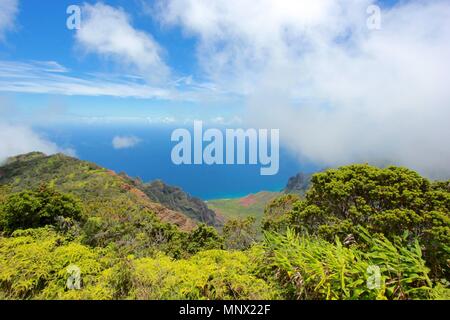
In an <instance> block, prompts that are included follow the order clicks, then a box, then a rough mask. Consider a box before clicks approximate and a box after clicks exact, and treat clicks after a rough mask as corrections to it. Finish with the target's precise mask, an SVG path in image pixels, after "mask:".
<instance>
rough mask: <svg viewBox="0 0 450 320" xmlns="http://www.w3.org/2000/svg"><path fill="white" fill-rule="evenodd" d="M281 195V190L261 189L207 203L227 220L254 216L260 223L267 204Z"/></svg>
mask: <svg viewBox="0 0 450 320" xmlns="http://www.w3.org/2000/svg"><path fill="white" fill-rule="evenodd" d="M280 195H281V193H280V192H269V191H261V192H258V193H256V194H251V195H248V196H245V197H243V198H236V199H217V200H209V201H208V202H207V204H208V207H209V208H210V209H212V210H214V211H215V212H216V214H217V215H219V216H221V217H223V219H224V220H225V221H226V220H228V219H241V218H244V219H245V218H248V217H253V218H255V220H256V221H257V222H258V223H259V222H261V219H262V217H263V214H264V208H265V207H266V205H267V204H268V203H270V202H271V201H272V200H274V199H275V198H277V197H278V196H280Z"/></svg>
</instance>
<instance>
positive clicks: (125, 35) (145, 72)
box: [75, 3, 169, 82]
mask: <svg viewBox="0 0 450 320" xmlns="http://www.w3.org/2000/svg"><path fill="white" fill-rule="evenodd" d="M75 38H76V41H77V44H78V46H79V47H81V48H82V49H83V50H85V51H87V52H92V53H96V54H100V55H102V56H104V57H107V58H111V59H113V60H115V61H116V62H119V64H121V65H124V66H125V67H132V68H134V69H135V71H136V72H138V73H139V74H141V75H142V76H144V77H145V78H147V79H149V80H151V81H153V82H160V81H161V80H165V79H166V78H167V76H168V74H169V68H168V67H167V66H166V65H165V63H164V62H163V60H162V58H161V48H160V47H159V45H158V44H157V43H156V41H155V40H154V39H153V37H152V36H151V35H150V34H148V33H145V32H143V31H140V30H136V29H135V28H134V27H133V26H132V25H131V21H130V18H129V17H128V16H127V14H126V13H125V12H124V11H123V10H121V9H116V8H113V7H111V6H108V5H105V4H102V3H97V4H95V5H90V4H85V5H84V6H83V8H82V21H81V28H80V30H78V31H77V33H76V37H75Z"/></svg>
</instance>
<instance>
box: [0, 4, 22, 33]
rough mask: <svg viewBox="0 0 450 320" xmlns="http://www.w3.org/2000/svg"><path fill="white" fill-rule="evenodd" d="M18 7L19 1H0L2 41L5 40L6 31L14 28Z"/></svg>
mask: <svg viewBox="0 0 450 320" xmlns="http://www.w3.org/2000/svg"><path fill="white" fill-rule="evenodd" d="M18 5H19V3H18V0H1V1H0V40H3V39H4V37H5V32H6V31H9V30H11V29H13V28H14V23H15V19H16V15H17V13H18Z"/></svg>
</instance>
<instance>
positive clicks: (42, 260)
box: [0, 227, 278, 299]
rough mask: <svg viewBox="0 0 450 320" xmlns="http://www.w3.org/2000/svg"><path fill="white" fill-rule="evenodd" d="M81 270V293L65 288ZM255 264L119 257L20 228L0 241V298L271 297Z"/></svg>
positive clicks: (215, 253) (237, 257)
mask: <svg viewBox="0 0 450 320" xmlns="http://www.w3.org/2000/svg"><path fill="white" fill-rule="evenodd" d="M71 266H76V267H78V268H79V270H80V272H81V273H80V276H81V285H80V289H79V290H76V289H72V290H71V289H69V288H68V287H67V281H68V279H69V277H70V275H71V274H70V272H69V270H70V269H69V268H70V267H71ZM256 267H257V266H256V264H255V261H254V260H252V259H251V257H250V256H249V255H247V254H245V253H242V252H227V251H221V250H210V251H202V252H200V253H198V254H196V255H194V256H192V257H190V258H188V259H181V260H173V259H172V258H170V257H168V256H166V255H164V254H161V253H159V254H156V255H155V256H154V258H136V257H134V256H133V255H128V256H123V255H121V254H118V253H117V251H116V250H115V249H112V248H110V249H99V248H95V249H93V248H90V247H87V246H85V245H82V244H80V243H78V242H76V241H67V239H66V238H65V237H64V236H62V235H60V234H58V233H57V232H56V231H55V230H54V229H53V228H50V227H46V228H41V229H29V230H24V231H22V230H20V231H16V232H15V233H13V235H12V236H11V237H8V238H2V237H0V296H1V297H4V298H5V299H31V298H32V299H271V298H276V297H277V294H278V293H277V291H274V290H272V289H271V288H270V287H269V285H268V284H267V283H266V282H265V281H264V280H262V279H259V278H257V277H256V276H255V275H254V270H255V269H256Z"/></svg>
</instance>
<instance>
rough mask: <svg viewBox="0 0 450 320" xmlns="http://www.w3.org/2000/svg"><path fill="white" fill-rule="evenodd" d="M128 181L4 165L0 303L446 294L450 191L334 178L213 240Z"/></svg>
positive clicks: (396, 177) (423, 182) (400, 176)
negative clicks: (18, 300) (45, 300)
mask: <svg viewBox="0 0 450 320" xmlns="http://www.w3.org/2000/svg"><path fill="white" fill-rule="evenodd" d="M127 179H128V178H126V177H125V178H124V177H122V176H119V175H116V174H114V173H112V172H109V171H107V170H105V169H102V168H100V167H97V166H95V165H93V164H87V163H85V162H83V161H79V160H76V159H73V158H68V157H65V156H61V155H57V156H53V157H46V156H44V155H42V154H36V153H33V154H30V155H24V156H20V157H17V158H14V159H11V160H10V161H9V162H8V163H7V164H6V165H5V166H3V167H1V168H0V183H1V184H0V299H449V298H450V289H449V287H448V286H449V276H448V275H449V263H450V260H449V245H450V241H449V240H450V239H449V235H450V221H449V211H450V183H449V182H430V181H428V180H427V179H424V178H423V177H421V176H420V175H418V174H417V173H415V172H413V171H411V170H408V169H405V168H397V167H389V168H386V169H380V168H375V167H372V166H368V165H352V166H347V167H342V168H339V169H332V170H328V171H325V172H322V173H319V174H316V175H314V176H313V177H312V178H311V186H310V188H309V189H308V191H307V192H306V195H305V196H304V197H303V196H299V195H286V194H285V195H281V196H280V197H278V198H276V199H274V200H273V201H272V202H271V203H270V204H269V205H268V206H267V207H266V209H265V211H264V218H263V219H262V223H259V221H256V219H255V218H254V217H251V216H246V215H245V214H244V215H238V216H237V217H236V218H235V219H228V220H227V222H226V223H225V224H224V226H223V228H222V230H220V231H217V230H216V229H215V228H213V227H211V226H208V225H206V224H198V225H196V224H194V223H192V222H190V221H191V220H190V219H189V218H187V217H186V216H185V215H183V214H182V213H178V212H176V211H172V210H170V209H168V208H166V207H164V206H162V205H161V204H158V203H155V202H153V201H151V200H150V198H149V197H148V196H147V195H146V194H145V193H144V192H141V191H140V190H139V189H138V188H136V186H135V184H133V183H131V182H130V181H129V180H127ZM169 198H170V197H169ZM190 223H191V224H190ZM258 229H259V230H258ZM261 230H262V231H261ZM258 231H259V232H263V236H262V237H258Z"/></svg>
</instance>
